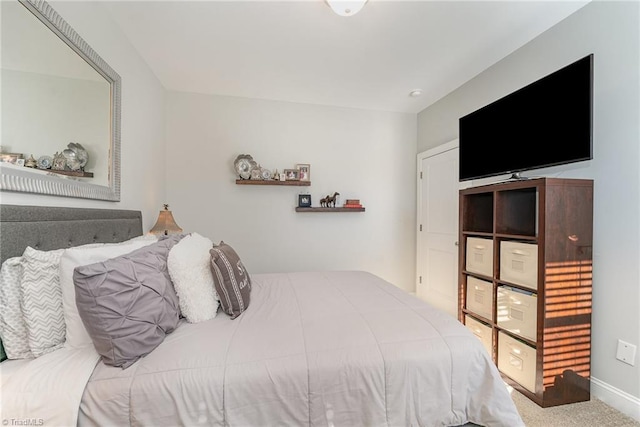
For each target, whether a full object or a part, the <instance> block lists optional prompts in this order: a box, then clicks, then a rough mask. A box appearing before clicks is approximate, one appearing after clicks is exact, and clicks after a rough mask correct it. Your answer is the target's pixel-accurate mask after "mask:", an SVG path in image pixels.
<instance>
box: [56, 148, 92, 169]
mask: <svg viewBox="0 0 640 427" xmlns="http://www.w3.org/2000/svg"><path fill="white" fill-rule="evenodd" d="M62 154H63V155H64V157H65V158H66V159H67V167H68V168H69V169H70V170H72V171H77V170H84V167H85V165H86V164H87V162H88V161H89V153H87V150H85V149H84V147H83V146H82V145H80V144H78V143H75V142H70V143H69V144H67V149H66V150H63V151H62Z"/></svg>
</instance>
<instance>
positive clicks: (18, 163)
mask: <svg viewBox="0 0 640 427" xmlns="http://www.w3.org/2000/svg"><path fill="white" fill-rule="evenodd" d="M16 166H24V159H16Z"/></svg>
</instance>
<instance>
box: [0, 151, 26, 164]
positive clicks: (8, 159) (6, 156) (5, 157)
mask: <svg viewBox="0 0 640 427" xmlns="http://www.w3.org/2000/svg"><path fill="white" fill-rule="evenodd" d="M18 159H22V154H16V153H0V162H3V163H11V164H14V165H15V164H16V162H17V161H18ZM23 161H24V160H23ZM23 166H24V164H23Z"/></svg>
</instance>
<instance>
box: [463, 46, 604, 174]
mask: <svg viewBox="0 0 640 427" xmlns="http://www.w3.org/2000/svg"><path fill="white" fill-rule="evenodd" d="M592 100H593V54H590V55H587V56H585V57H584V58H582V59H579V60H577V61H576V62H574V63H572V64H569V65H567V66H565V67H563V68H561V69H560V70H558V71H555V72H553V73H551V74H549V75H547V76H545V77H543V78H541V79H539V80H537V81H535V82H533V83H531V84H529V85H527V86H525V87H523V88H521V89H519V90H517V91H515V92H513V93H511V94H509V95H507V96H505V97H503V98H500V99H499V100H497V101H495V102H492V103H491V104H489V105H486V106H484V107H482V108H480V109H479V110H476V111H474V112H472V113H470V114H467V115H466V116H464V117H461V118H460V119H459V132H460V133H459V141H458V144H459V153H460V159H459V160H460V163H459V168H460V169H459V171H460V177H459V178H460V181H468V180H472V179H478V178H486V177H491V176H497V175H503V174H513V175H512V178H518V177H519V173H520V172H522V171H527V170H531V169H539V168H543V167H548V166H555V165H562V164H568V163H573V162H580V161H584V160H590V159H592V158H593V149H592V136H593V132H592V117H593V114H592V111H593V102H592Z"/></svg>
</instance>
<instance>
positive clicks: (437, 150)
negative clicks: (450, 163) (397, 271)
mask: <svg viewBox="0 0 640 427" xmlns="http://www.w3.org/2000/svg"><path fill="white" fill-rule="evenodd" d="M456 148H459V141H458V138H456V139H452V140H451V141H449V142H445V143H444V144H440V145H438V146H437V147H434V148H431V149H429V150H426V151H422V152H420V153H418V154H417V156H416V172H417V173H416V179H417V183H416V191H417V193H416V207H417V212H416V271H415V295H416V296H417V295H418V287H419V286H420V285H421V283H420V263H419V261H420V259H421V255H422V249H421V247H422V241H421V238H422V232H421V231H420V224H421V220H422V161H423V160H425V159H427V158H429V157H433V156H437V155H438V154H442V153H444V152H447V151H450V150H453V149H456Z"/></svg>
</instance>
